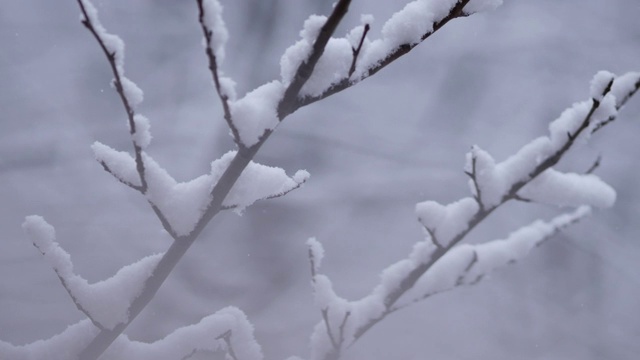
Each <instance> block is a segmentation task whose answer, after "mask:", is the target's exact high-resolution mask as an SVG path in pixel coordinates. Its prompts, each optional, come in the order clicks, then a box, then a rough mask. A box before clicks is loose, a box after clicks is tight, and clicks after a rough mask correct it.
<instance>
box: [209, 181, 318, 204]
mask: <svg viewBox="0 0 640 360" xmlns="http://www.w3.org/2000/svg"><path fill="white" fill-rule="evenodd" d="M306 182H307V179H305V180H303V181H301V182H299V183H298V184H297V185H296V186H294V187H292V188H290V189H287V190H286V191H282V192H279V193H277V194H273V195H269V196H265V197H263V198H260V199H258V200H256V201H262V200H271V199H277V198H279V197H283V196H285V195H287V194H288V193H290V192H292V191H293V190H296V189H299V188H300V187H301V186H302V185H304V183H306ZM237 207H238V205H237V204H234V205H222V207H221V209H222V210H230V209H235V208H237Z"/></svg>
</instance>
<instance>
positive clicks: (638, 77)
mask: <svg viewBox="0 0 640 360" xmlns="http://www.w3.org/2000/svg"><path fill="white" fill-rule="evenodd" d="M638 87H640V72H628V73H626V74H624V75H620V76H618V77H617V78H616V79H615V81H614V82H613V85H612V86H611V94H612V95H613V96H615V98H616V107H618V108H619V107H620V106H621V105H622V102H623V101H625V100H626V99H627V97H628V96H629V94H631V92H632V91H634V89H638Z"/></svg>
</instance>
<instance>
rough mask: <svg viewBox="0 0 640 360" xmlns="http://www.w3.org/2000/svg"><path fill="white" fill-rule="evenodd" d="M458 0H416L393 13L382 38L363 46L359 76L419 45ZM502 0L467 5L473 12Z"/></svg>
mask: <svg viewBox="0 0 640 360" xmlns="http://www.w3.org/2000/svg"><path fill="white" fill-rule="evenodd" d="M457 3H458V0H416V1H412V2H410V3H408V4H407V5H406V6H405V7H404V8H403V9H402V10H400V11H398V12H396V13H395V14H393V15H392V16H391V18H390V19H389V20H387V22H385V24H384V25H383V26H382V38H380V39H376V40H374V41H372V42H371V43H370V44H369V45H368V46H367V47H366V48H363V51H362V53H361V54H360V59H359V61H358V64H357V67H356V72H355V74H354V75H355V76H356V77H362V76H366V75H367V74H366V73H367V71H368V69H370V68H371V67H373V66H375V65H377V64H378V63H379V62H381V61H382V60H384V59H385V58H386V57H387V56H388V55H389V54H391V53H392V52H393V51H394V50H396V49H397V48H399V47H400V46H402V45H415V44H417V43H419V42H420V41H422V37H423V36H424V35H425V34H428V33H430V32H431V31H433V25H434V23H436V22H438V21H440V20H442V19H444V18H445V17H446V16H447V15H449V13H450V12H451V10H452V9H453V7H454V6H455V5H456V4H457ZM501 3H502V0H471V1H470V2H469V3H468V4H467V5H466V6H465V8H464V11H465V13H467V14H471V13H475V12H480V11H486V10H491V9H494V8H496V7H497V6H499V5H500V4H501Z"/></svg>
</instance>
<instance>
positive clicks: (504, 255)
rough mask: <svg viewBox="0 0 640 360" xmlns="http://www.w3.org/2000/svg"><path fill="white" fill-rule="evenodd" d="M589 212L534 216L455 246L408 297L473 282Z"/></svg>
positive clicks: (423, 296)
mask: <svg viewBox="0 0 640 360" xmlns="http://www.w3.org/2000/svg"><path fill="white" fill-rule="evenodd" d="M589 214H590V209H589V207H587V206H582V207H580V208H578V209H577V210H576V211H574V212H573V213H570V214H563V215H560V216H558V217H556V218H554V219H552V220H551V221H549V222H543V221H540V220H537V221H535V222H534V223H532V224H530V225H527V226H524V227H522V228H520V229H518V230H517V231H515V232H513V233H511V234H510V235H509V236H508V237H507V238H506V239H501V240H494V241H490V242H487V243H484V244H479V245H469V244H463V245H458V246H455V247H454V248H452V249H451V250H449V252H447V253H446V254H445V255H444V256H442V257H441V258H440V259H439V260H438V261H437V262H436V263H435V264H434V265H433V266H432V267H431V269H429V270H428V271H427V272H426V273H425V274H424V275H423V276H422V277H421V278H420V280H418V282H417V283H416V285H415V287H414V288H413V289H412V290H411V294H412V297H413V298H414V301H415V300H418V299H421V298H425V297H428V296H430V295H434V294H437V293H439V292H443V291H447V290H450V289H452V288H454V287H456V286H460V285H464V284H473V283H475V282H477V281H478V280H480V279H481V278H482V277H484V276H486V275H488V274H489V273H490V272H491V271H493V270H495V269H496V268H499V267H502V266H505V265H507V264H510V263H512V262H514V261H518V260H520V259H522V258H524V257H525V256H527V254H528V253H529V251H530V250H531V249H533V248H534V247H536V246H538V245H540V244H541V243H542V242H543V241H545V240H547V239H548V238H549V237H551V236H553V235H555V234H556V233H557V232H558V231H560V230H562V229H563V228H565V227H567V226H569V225H571V224H573V223H575V222H577V221H579V220H580V219H582V218H584V217H586V216H587V215H589Z"/></svg>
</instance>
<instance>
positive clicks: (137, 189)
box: [99, 161, 144, 194]
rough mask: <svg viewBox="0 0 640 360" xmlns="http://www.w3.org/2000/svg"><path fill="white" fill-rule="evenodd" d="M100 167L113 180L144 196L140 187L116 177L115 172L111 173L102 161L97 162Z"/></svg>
mask: <svg viewBox="0 0 640 360" xmlns="http://www.w3.org/2000/svg"><path fill="white" fill-rule="evenodd" d="M99 163H100V165H102V168H103V169H104V171H106V172H108V173H109V174H111V175H112V176H113V177H114V178H116V179H117V180H118V181H119V182H121V183H123V184H124V185H126V186H128V187H130V188H132V189H133V190H136V191H139V192H141V193H143V194H144V192H143V191H142V186H139V185H133V184H132V183H130V182H128V181H126V180H124V179H123V178H121V177H120V176H118V175H117V174H116V173H115V172H113V171H112V170H111V168H110V167H109V165H107V163H106V162H104V161H99Z"/></svg>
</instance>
